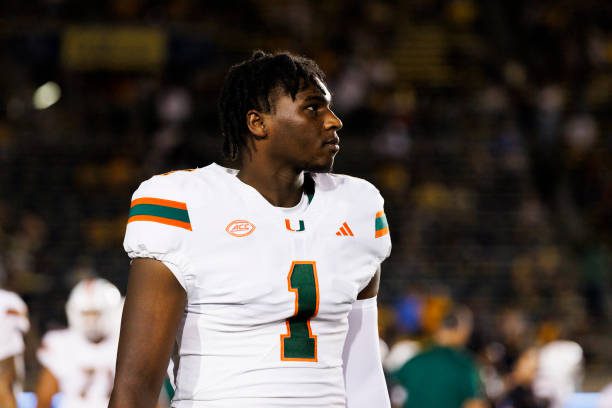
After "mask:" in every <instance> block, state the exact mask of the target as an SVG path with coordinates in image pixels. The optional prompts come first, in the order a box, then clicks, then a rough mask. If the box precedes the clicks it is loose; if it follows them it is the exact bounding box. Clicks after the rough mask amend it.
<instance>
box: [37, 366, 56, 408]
mask: <svg viewBox="0 0 612 408" xmlns="http://www.w3.org/2000/svg"><path fill="white" fill-rule="evenodd" d="M58 392H59V384H58V382H57V379H56V378H55V376H54V375H53V374H52V373H51V371H49V369H47V368H46V367H44V366H43V367H42V368H41V370H40V372H39V374H38V381H37V382H36V401H37V402H36V408H50V407H51V400H52V399H53V396H54V395H55V394H57V393H58Z"/></svg>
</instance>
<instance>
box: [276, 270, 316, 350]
mask: <svg viewBox="0 0 612 408" xmlns="http://www.w3.org/2000/svg"><path fill="white" fill-rule="evenodd" d="M287 284H288V288H289V290H290V291H291V292H294V293H295V313H294V314H293V316H291V317H290V318H289V319H287V320H286V321H285V324H286V325H287V334H281V360H284V361H317V336H316V335H314V334H312V330H311V329H310V319H312V318H313V317H315V316H316V315H317V312H318V311H319V282H318V279H317V267H316V263H315V262H312V261H294V262H293V263H292V264H291V269H290V270H289V275H288V276H287Z"/></svg>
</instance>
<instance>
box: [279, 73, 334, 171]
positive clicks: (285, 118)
mask: <svg viewBox="0 0 612 408" xmlns="http://www.w3.org/2000/svg"><path fill="white" fill-rule="evenodd" d="M317 83H318V86H315V85H312V84H311V85H309V86H308V87H306V88H305V89H303V90H302V91H300V92H298V94H297V95H296V98H295V100H293V99H292V98H291V96H290V95H287V94H285V93H283V92H282V91H277V92H278V93H277V95H276V97H275V98H272V103H273V108H272V113H271V114H270V116H269V118H268V119H269V121H268V122H267V124H268V130H269V136H270V143H271V145H270V149H271V150H270V151H271V153H272V157H273V158H274V159H277V160H280V161H284V162H286V164H288V165H289V166H292V167H293V168H295V169H296V170H297V171H302V170H306V171H313V172H327V171H331V170H332V167H333V165H334V157H335V156H336V154H337V153H338V151H339V150H340V139H339V137H338V135H337V133H336V132H337V131H338V130H340V128H342V121H341V120H340V119H339V118H338V117H337V116H336V115H335V114H334V112H332V110H331V108H330V107H331V94H330V92H329V91H328V90H327V87H326V86H325V84H323V82H321V81H319V80H317Z"/></svg>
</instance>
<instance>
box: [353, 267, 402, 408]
mask: <svg viewBox="0 0 612 408" xmlns="http://www.w3.org/2000/svg"><path fill="white" fill-rule="evenodd" d="M379 283H380V268H379V269H378V270H377V271H376V273H375V274H374V277H373V278H372V279H371V281H370V282H369V283H368V285H367V286H366V287H365V288H364V289H363V290H362V291H361V292H360V293H359V295H358V296H357V300H356V301H355V303H354V304H353V308H352V310H351V311H350V312H349V315H348V324H349V328H348V333H347V335H346V341H345V343H344V351H343V353H342V360H343V368H344V383H345V387H346V399H347V401H346V402H347V408H368V407H379V408H386V407H390V406H391V403H390V402H389V394H388V391H387V384H386V381H385V376H384V373H383V370H382V362H381V358H380V346H379V340H378V311H377V306H376V295H377V294H378V286H379Z"/></svg>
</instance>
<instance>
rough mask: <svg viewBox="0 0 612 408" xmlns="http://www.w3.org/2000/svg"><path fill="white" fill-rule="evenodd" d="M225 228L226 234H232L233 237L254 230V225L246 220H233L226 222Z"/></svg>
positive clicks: (241, 235) (244, 234) (244, 235)
mask: <svg viewBox="0 0 612 408" xmlns="http://www.w3.org/2000/svg"><path fill="white" fill-rule="evenodd" d="M225 230H226V231H227V233H228V234H230V235H233V236H234V237H246V236H247V235H251V233H252V232H253V231H255V225H253V223H251V222H250V221H246V220H234V221H232V222H230V223H229V224H227V227H225Z"/></svg>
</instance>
